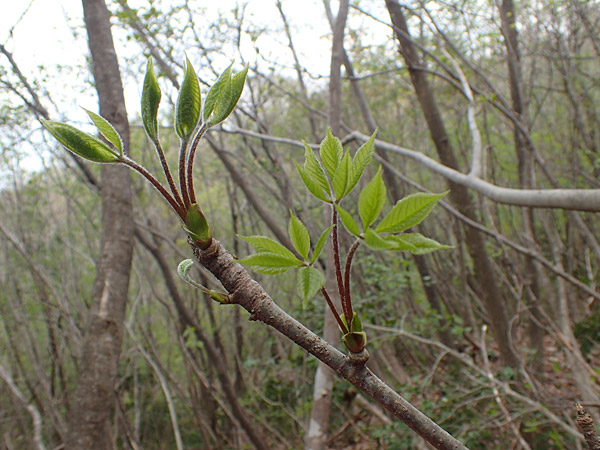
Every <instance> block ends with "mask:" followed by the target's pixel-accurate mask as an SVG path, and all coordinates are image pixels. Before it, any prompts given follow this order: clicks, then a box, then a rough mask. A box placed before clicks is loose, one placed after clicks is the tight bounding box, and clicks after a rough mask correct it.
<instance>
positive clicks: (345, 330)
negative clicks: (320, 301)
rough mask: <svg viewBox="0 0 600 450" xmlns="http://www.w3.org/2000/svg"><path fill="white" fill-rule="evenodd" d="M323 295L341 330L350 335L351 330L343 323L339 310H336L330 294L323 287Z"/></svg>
mask: <svg viewBox="0 0 600 450" xmlns="http://www.w3.org/2000/svg"><path fill="white" fill-rule="evenodd" d="M321 294H323V297H325V301H326V302H327V306H329V309H330V310H331V313H332V314H333V317H335V321H336V322H337V324H338V325H339V327H340V329H341V330H342V331H343V332H344V334H346V333H348V332H349V330H348V328H347V327H346V325H344V322H342V319H341V318H340V315H339V314H338V312H337V309H335V305H334V304H333V302H332V301H331V297H330V296H329V293H328V292H327V289H325V288H324V287H322V288H321Z"/></svg>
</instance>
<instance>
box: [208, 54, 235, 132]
mask: <svg viewBox="0 0 600 450" xmlns="http://www.w3.org/2000/svg"><path fill="white" fill-rule="evenodd" d="M231 66H233V63H231V64H230V65H229V67H227V69H225V70H224V71H223V73H222V74H221V75H220V76H219V78H217V81H215V83H214V84H213V85H212V87H211V88H210V90H209V91H208V94H206V100H205V101H204V111H203V112H202V117H203V118H204V121H205V122H208V118H209V117H210V115H211V114H212V113H213V111H214V110H215V107H216V105H217V103H218V101H219V97H220V95H221V93H222V91H223V89H226V86H227V84H231ZM230 89H231V86H230Z"/></svg>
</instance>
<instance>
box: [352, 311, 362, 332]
mask: <svg viewBox="0 0 600 450" xmlns="http://www.w3.org/2000/svg"><path fill="white" fill-rule="evenodd" d="M362 330H363V328H362V322H361V321H360V317H358V314H356V313H354V315H353V317H352V323H351V324H350V331H351V332H353V331H355V332H361V331H362Z"/></svg>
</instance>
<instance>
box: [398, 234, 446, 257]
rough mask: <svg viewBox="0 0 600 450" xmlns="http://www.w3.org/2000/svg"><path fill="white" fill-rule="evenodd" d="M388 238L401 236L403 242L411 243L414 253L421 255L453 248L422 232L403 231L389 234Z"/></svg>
mask: <svg viewBox="0 0 600 450" xmlns="http://www.w3.org/2000/svg"><path fill="white" fill-rule="evenodd" d="M389 237H390V238H392V237H393V238H402V239H403V241H404V242H406V243H408V244H410V245H412V246H413V247H414V250H411V251H412V252H413V253H414V254H416V255H422V254H424V253H430V252H433V251H435V250H443V249H448V248H453V247H452V246H451V245H444V244H440V243H439V242H437V241H435V240H433V239H430V238H426V237H425V236H423V235H422V234H419V233H405V234H399V235H394V236H389Z"/></svg>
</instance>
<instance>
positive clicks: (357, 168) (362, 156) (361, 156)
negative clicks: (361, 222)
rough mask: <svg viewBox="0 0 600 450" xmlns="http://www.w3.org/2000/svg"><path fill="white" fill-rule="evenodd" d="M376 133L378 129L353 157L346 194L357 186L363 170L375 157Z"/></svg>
mask: <svg viewBox="0 0 600 450" xmlns="http://www.w3.org/2000/svg"><path fill="white" fill-rule="evenodd" d="M376 134H377V131H375V133H373V135H372V136H371V138H370V139H369V140H368V141H367V142H365V143H364V144H363V145H361V146H360V148H359V149H358V150H357V151H356V154H355V155H354V158H353V159H352V168H351V170H350V177H349V179H348V186H347V187H346V194H348V193H350V192H351V191H352V189H354V186H356V184H357V183H358V181H359V180H360V177H361V176H362V174H363V172H364V171H365V169H366V168H367V166H368V165H369V163H370V162H371V160H372V159H373V151H374V150H375V146H374V145H373V144H374V142H375V135H376Z"/></svg>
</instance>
